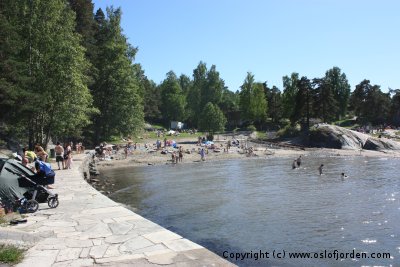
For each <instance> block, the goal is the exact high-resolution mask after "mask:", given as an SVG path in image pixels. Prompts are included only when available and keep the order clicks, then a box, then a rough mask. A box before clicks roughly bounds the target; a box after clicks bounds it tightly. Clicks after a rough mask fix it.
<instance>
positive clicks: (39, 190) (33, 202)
mask: <svg viewBox="0 0 400 267" xmlns="http://www.w3.org/2000/svg"><path fill="white" fill-rule="evenodd" d="M6 170H7V171H9V172H11V173H13V174H15V175H18V176H19V177H20V178H18V183H19V185H20V187H29V189H28V191H26V192H25V193H24V194H23V196H24V197H23V198H20V199H18V200H17V202H18V205H19V206H20V207H22V208H23V209H25V210H26V211H27V212H30V213H33V212H36V211H37V210H38V208H39V203H46V202H47V205H49V207H50V208H57V206H58V204H59V201H58V194H53V193H52V192H50V191H49V190H47V189H46V187H44V186H43V185H41V184H39V183H37V182H35V181H33V180H32V179H30V178H28V177H26V176H25V175H23V174H20V173H16V172H14V171H12V170H11V169H9V168H6Z"/></svg>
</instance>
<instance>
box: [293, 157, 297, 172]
mask: <svg viewBox="0 0 400 267" xmlns="http://www.w3.org/2000/svg"><path fill="white" fill-rule="evenodd" d="M296 164H297V160H296V159H295V160H293V163H292V169H293V170H294V169H296Z"/></svg>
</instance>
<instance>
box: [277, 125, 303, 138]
mask: <svg viewBox="0 0 400 267" xmlns="http://www.w3.org/2000/svg"><path fill="white" fill-rule="evenodd" d="M299 133H300V126H299V125H295V126H291V125H290V124H288V125H286V126H285V127H284V128H282V129H280V130H279V131H278V132H277V135H278V136H279V137H281V138H286V137H295V136H297V135H299Z"/></svg>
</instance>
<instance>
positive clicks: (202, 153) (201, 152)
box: [200, 147, 206, 161]
mask: <svg viewBox="0 0 400 267" xmlns="http://www.w3.org/2000/svg"><path fill="white" fill-rule="evenodd" d="M200 157H201V160H202V161H205V160H206V153H205V151H204V148H203V147H202V148H201V150H200Z"/></svg>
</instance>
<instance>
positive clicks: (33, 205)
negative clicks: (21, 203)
mask: <svg viewBox="0 0 400 267" xmlns="http://www.w3.org/2000/svg"><path fill="white" fill-rule="evenodd" d="M38 208H39V203H38V202H37V201H36V200H34V199H31V200H28V201H26V202H25V209H26V211H27V212H29V213H34V212H36V211H37V210H38Z"/></svg>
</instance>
